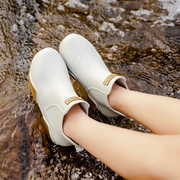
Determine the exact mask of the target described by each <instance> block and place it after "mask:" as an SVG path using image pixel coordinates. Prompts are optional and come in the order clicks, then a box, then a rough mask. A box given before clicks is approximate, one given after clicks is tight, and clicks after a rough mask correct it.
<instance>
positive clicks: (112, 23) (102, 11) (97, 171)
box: [0, 0, 180, 180]
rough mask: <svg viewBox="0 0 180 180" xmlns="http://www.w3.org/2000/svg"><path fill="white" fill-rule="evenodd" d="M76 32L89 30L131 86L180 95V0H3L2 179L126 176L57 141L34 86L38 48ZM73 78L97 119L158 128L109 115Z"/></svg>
mask: <svg viewBox="0 0 180 180" xmlns="http://www.w3.org/2000/svg"><path fill="white" fill-rule="evenodd" d="M70 33H78V34H81V35H83V36H84V37H86V38H87V39H88V40H89V41H90V42H91V43H92V44H93V45H94V46H95V47H96V49H97V50H98V52H99V53H100V55H101V56H102V58H103V60H104V62H105V63H106V64H107V66H108V68H109V69H110V70H111V72H114V73H117V74H120V75H123V76H125V77H126V78H127V83H128V86H129V88H130V89H133V90H137V91H141V92H146V93H151V94H158V95H163V96H169V97H174V98H178V99H180V1H179V0H144V1H139V0H134V1H133V0H122V1H120V0H0V179H4V180H5V179H8V180H10V179H23V180H24V179H73V180H76V179H103V180H104V179H105V180H106V179H107V180H109V179H123V178H122V177H120V176H118V175H117V174H116V173H114V172H113V171H111V170H110V169H109V168H108V167H107V166H105V165H104V164H103V163H101V162H100V161H99V160H97V159H96V158H94V157H93V156H92V155H90V154H89V153H88V152H87V151H83V152H81V153H76V152H75V151H74V149H73V148H71V147H70V148H63V147H61V146H57V145H55V144H53V143H52V142H51V141H50V140H49V139H48V138H47V134H46V131H45V129H44V126H43V124H42V115H41V113H40V110H39V108H38V105H37V104H36V102H35V101H34V99H33V97H32V94H31V92H30V89H29V86H28V70H29V66H30V62H31V60H32V58H33V56H34V55H35V53H36V52H38V51H39V50H41V49H42V48H45V47H53V48H55V49H56V50H58V46H59V43H60V42H61V40H62V39H63V38H64V37H65V36H66V35H68V34H70ZM71 80H72V83H73V86H74V88H75V90H76V91H77V93H78V94H79V95H80V96H82V97H83V98H84V99H85V100H87V101H88V102H89V103H90V104H91V108H90V116H91V117H92V118H94V119H96V120H97V121H101V122H105V123H108V124H112V125H115V126H119V127H123V128H128V129H132V130H136V131H142V132H146V133H151V132H150V130H148V129H147V128H145V127H144V126H142V125H141V124H139V123H137V122H135V121H133V120H132V119H130V118H124V117H119V118H116V119H115V118H109V119H108V118H106V117H104V116H103V115H102V114H101V113H100V112H99V111H98V110H97V109H96V107H95V106H94V104H93V103H92V102H91V101H90V100H89V98H88V97H87V94H86V92H85V90H84V89H83V88H82V86H80V85H79V84H78V83H77V82H76V81H75V80H74V79H72V78H71ZM137 103H138V102H137ZM159 108H160V107H159ZM107 133H108V132H107ZM127 143H128V142H127ZM94 148H95V147H94ZM132 151H133V149H132Z"/></svg>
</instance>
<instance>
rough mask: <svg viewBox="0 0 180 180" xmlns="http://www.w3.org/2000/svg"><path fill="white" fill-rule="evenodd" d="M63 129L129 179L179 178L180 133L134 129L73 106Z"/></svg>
mask: <svg viewBox="0 0 180 180" xmlns="http://www.w3.org/2000/svg"><path fill="white" fill-rule="evenodd" d="M63 127H64V133H65V134H66V135H67V136H68V137H70V138H72V139H73V140H74V141H75V142H77V143H79V144H80V145H81V146H82V147H84V148H85V149H86V150H87V151H88V152H90V153H91V154H92V155H94V156H95V157H96V158H98V159H99V160H101V161H102V162H103V163H105V164H106V165H107V166H108V167H110V168H111V169H112V170H114V171H115V172H117V173H118V174H119V175H121V176H123V177H124V178H127V179H133V180H135V179H143V180H145V179H161V178H164V179H180V171H179V167H180V143H179V142H180V135H154V134H145V133H140V132H136V131H131V130H127V129H123V128H119V127H115V126H111V125H107V124H103V123H99V122H97V121H95V120H93V119H91V118H90V117H88V116H87V115H86V114H85V113H84V112H83V111H82V110H81V108H80V107H79V105H75V106H73V107H72V108H71V109H70V111H69V112H68V114H67V115H66V116H65V119H64V126H63Z"/></svg>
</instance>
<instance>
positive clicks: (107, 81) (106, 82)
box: [103, 74, 119, 86]
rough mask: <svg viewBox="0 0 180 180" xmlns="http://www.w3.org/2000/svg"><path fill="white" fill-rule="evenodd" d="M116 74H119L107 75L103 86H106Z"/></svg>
mask: <svg viewBox="0 0 180 180" xmlns="http://www.w3.org/2000/svg"><path fill="white" fill-rule="evenodd" d="M116 76H119V75H117V74H110V75H109V76H107V77H106V79H105V80H104V82H103V84H104V85H105V86H108V85H109V83H110V81H111V80H112V79H113V78H114V77H116Z"/></svg>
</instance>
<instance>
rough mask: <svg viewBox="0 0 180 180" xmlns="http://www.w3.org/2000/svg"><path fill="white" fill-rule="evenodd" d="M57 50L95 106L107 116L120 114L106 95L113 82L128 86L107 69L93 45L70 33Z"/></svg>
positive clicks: (121, 78) (122, 79) (123, 80)
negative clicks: (112, 106) (110, 103)
mask: <svg viewBox="0 0 180 180" xmlns="http://www.w3.org/2000/svg"><path fill="white" fill-rule="evenodd" d="M59 52H60V54H61V55H62V57H63V59H64V60H65V63H66V65H67V66H68V68H69V72H70V73H71V74H72V76H74V78H75V79H76V80H77V81H79V82H80V83H81V84H82V85H83V87H84V88H85V90H86V91H87V93H88V95H89V97H90V98H91V99H92V100H93V102H94V103H95V104H96V106H97V108H98V109H99V110H100V111H101V112H102V113H103V114H104V115H106V116H108V117H117V116H119V115H122V114H121V113H120V112H119V111H116V110H114V109H112V108H111V107H110V105H109V102H108V95H109V94H110V92H111V89H112V86H113V84H114V83H115V82H116V83H117V84H119V85H120V86H122V87H124V88H128V87H127V85H126V79H125V78H124V77H122V76H119V75H116V74H112V73H111V72H110V71H109V70H108V68H107V67H106V65H105V63H104V62H103V60H102V58H101V56H100V55H99V53H98V52H97V51H96V49H95V48H94V46H93V45H92V44H91V43H90V42H89V41H88V40H87V39H85V38H84V37H82V36H81V35H77V34H70V35H68V36H66V37H65V38H64V39H63V40H62V42H61V43H60V46H59Z"/></svg>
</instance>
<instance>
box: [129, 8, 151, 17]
mask: <svg viewBox="0 0 180 180" xmlns="http://www.w3.org/2000/svg"><path fill="white" fill-rule="evenodd" d="M131 13H132V14H133V15H136V16H142V15H146V16H150V15H151V13H153V10H151V11H149V10H147V9H140V10H137V11H131Z"/></svg>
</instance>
